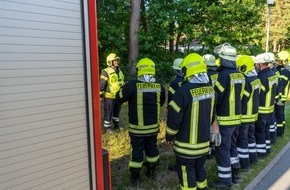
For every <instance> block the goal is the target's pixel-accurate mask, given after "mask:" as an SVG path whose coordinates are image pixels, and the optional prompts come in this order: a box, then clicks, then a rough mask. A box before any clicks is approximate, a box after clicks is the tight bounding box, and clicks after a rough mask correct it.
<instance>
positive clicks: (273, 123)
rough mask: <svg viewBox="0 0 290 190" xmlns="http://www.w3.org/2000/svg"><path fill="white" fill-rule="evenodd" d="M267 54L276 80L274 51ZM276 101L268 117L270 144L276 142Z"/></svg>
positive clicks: (277, 89) (267, 147)
mask: <svg viewBox="0 0 290 190" xmlns="http://www.w3.org/2000/svg"><path fill="white" fill-rule="evenodd" d="M267 54H268V55H269V57H270V60H271V63H269V67H270V69H271V71H273V73H275V74H276V77H277V79H276V80H278V78H279V75H280V73H279V71H278V70H277V68H276V67H277V61H276V60H275V55H274V53H272V52H267ZM278 87H279V81H278V86H277V88H276V99H279V98H280V90H279V88H278ZM277 103H278V102H276V103H275V106H274V112H273V113H272V116H271V118H270V129H269V131H270V141H271V142H270V143H271V144H275V143H276V137H277V122H276V112H277V110H278V109H279V107H280V106H277ZM280 103H281V102H279V103H278V104H280ZM269 148H270V147H269V146H266V149H269Z"/></svg>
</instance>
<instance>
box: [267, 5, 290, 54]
mask: <svg viewBox="0 0 290 190" xmlns="http://www.w3.org/2000/svg"><path fill="white" fill-rule="evenodd" d="M271 10H272V11H271V18H270V40H269V42H270V44H271V45H272V50H273V52H277V51H280V50H282V49H285V48H286V47H287V45H289V44H287V38H288V27H289V26H290V2H289V1H288V0H279V1H278V0H276V1H275V6H274V7H272V9H271ZM266 13H267V8H265V15H266ZM264 20H266V17H264ZM265 29H266V28H265ZM270 47H271V46H270Z"/></svg>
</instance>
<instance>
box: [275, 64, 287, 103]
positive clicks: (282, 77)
mask: <svg viewBox="0 0 290 190" xmlns="http://www.w3.org/2000/svg"><path fill="white" fill-rule="evenodd" d="M277 70H278V72H279V82H278V88H279V90H280V93H279V95H280V98H281V101H282V102H286V101H287V97H288V92H289V84H290V83H289V79H290V71H289V70H288V69H287V68H286V67H285V66H284V65H279V66H278V67H277Z"/></svg>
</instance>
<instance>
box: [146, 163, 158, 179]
mask: <svg viewBox="0 0 290 190" xmlns="http://www.w3.org/2000/svg"><path fill="white" fill-rule="evenodd" d="M158 165H159V159H158V161H156V162H147V164H146V166H147V176H148V177H154V174H155V168H156V166H158Z"/></svg>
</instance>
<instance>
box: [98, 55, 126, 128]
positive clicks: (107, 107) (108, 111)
mask: <svg viewBox="0 0 290 190" xmlns="http://www.w3.org/2000/svg"><path fill="white" fill-rule="evenodd" d="M119 61H120V58H119V57H118V56H117V55H116V54H115V53H111V54H109V55H108V56H107V65H108V67H107V68H106V69H103V70H102V72H101V76H100V92H101V98H103V99H104V130H105V132H107V133H112V130H111V120H112V119H113V123H114V129H116V130H120V129H123V128H122V127H120V124H119V121H120V119H119V115H120V111H121V104H120V103H119V102H118V101H116V93H117V92H118V91H119V89H120V87H122V86H123V85H124V75H123V73H122V71H121V69H120V68H119Z"/></svg>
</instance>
